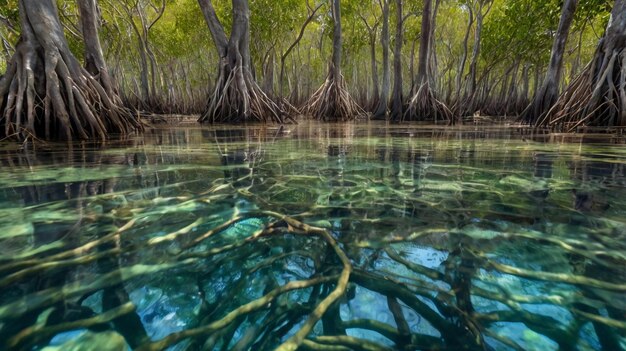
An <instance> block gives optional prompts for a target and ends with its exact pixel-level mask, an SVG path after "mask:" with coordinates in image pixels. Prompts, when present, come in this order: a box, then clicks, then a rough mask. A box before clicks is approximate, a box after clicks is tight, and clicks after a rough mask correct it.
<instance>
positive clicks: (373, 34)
mask: <svg viewBox="0 0 626 351" xmlns="http://www.w3.org/2000/svg"><path fill="white" fill-rule="evenodd" d="M370 64H371V67H372V72H371V77H372V90H371V91H372V99H371V101H372V104H370V105H369V106H373V105H374V104H376V105H378V102H379V101H378V100H379V98H380V91H379V89H378V64H377V63H376V29H375V28H374V30H373V31H372V32H371V33H370Z"/></svg>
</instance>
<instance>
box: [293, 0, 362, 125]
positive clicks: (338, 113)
mask: <svg viewBox="0 0 626 351" xmlns="http://www.w3.org/2000/svg"><path fill="white" fill-rule="evenodd" d="M332 10H333V11H332V14H333V24H334V30H333V54H332V61H331V64H330V68H329V72H328V76H327V78H326V81H325V82H324V84H323V85H322V86H321V87H320V88H319V89H318V90H317V91H316V92H315V93H313V95H312V96H311V97H310V98H309V101H307V103H306V106H305V111H306V113H307V114H309V115H311V116H313V117H314V118H315V119H317V120H321V121H327V122H328V121H330V122H343V121H351V120H354V119H355V118H356V117H358V116H359V115H361V114H363V110H362V109H361V107H359V105H358V104H357V103H356V102H355V101H354V100H353V99H352V97H351V96H350V93H349V92H348V90H347V89H346V87H345V81H344V79H343V76H342V75H341V45H342V44H341V41H342V39H341V6H340V2H339V0H333V1H332Z"/></svg>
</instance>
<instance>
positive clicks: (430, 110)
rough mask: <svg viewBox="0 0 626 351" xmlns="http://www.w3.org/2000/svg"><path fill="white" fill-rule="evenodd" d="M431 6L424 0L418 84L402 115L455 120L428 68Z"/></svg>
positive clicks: (420, 118)
mask: <svg viewBox="0 0 626 351" xmlns="http://www.w3.org/2000/svg"><path fill="white" fill-rule="evenodd" d="M431 8H432V0H425V1H424V10H423V11H422V31H421V37H420V51H419V65H418V69H417V79H416V81H417V85H416V87H414V88H413V89H411V90H414V91H412V97H411V99H410V101H409V103H408V108H407V110H406V112H405V113H404V114H403V115H402V120H409V121H419V120H432V121H435V122H437V121H438V120H440V119H441V120H446V121H448V122H449V123H452V122H453V119H452V112H451V111H450V109H448V107H447V106H446V105H445V104H444V103H443V102H441V101H439V100H438V99H437V97H436V96H435V94H434V93H433V91H432V90H431V88H430V78H429V74H428V73H429V70H428V58H429V57H430V56H429V50H430V49H429V46H430V43H431V42H432V40H431V38H430V37H431V35H432V33H433V29H432V28H431V20H432V16H431Z"/></svg>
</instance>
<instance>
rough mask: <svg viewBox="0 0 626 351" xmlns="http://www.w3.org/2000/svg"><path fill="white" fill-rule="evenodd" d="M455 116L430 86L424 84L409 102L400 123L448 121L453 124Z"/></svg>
mask: <svg viewBox="0 0 626 351" xmlns="http://www.w3.org/2000/svg"><path fill="white" fill-rule="evenodd" d="M453 116H454V114H453V113H452V111H450V109H449V108H448V107H447V106H446V104H444V103H443V102H441V101H439V100H438V99H437V98H436V97H435V94H434V93H433V91H432V90H431V89H430V85H429V84H428V83H424V84H422V85H420V86H419V88H418V89H417V92H416V93H415V94H414V95H413V97H412V98H411V99H410V100H409V103H408V106H407V109H406V112H405V113H404V114H403V115H402V119H401V120H400V121H401V122H404V121H434V122H438V121H447V122H448V123H451V122H452V121H453Z"/></svg>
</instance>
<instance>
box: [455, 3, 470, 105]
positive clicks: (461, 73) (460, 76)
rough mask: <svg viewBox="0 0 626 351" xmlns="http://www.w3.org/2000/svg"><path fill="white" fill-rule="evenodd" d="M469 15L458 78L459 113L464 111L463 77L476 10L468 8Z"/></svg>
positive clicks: (457, 99)
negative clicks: (462, 95) (462, 96)
mask: <svg viewBox="0 0 626 351" xmlns="http://www.w3.org/2000/svg"><path fill="white" fill-rule="evenodd" d="M467 15H468V23H467V30H466V31H465V37H463V56H461V64H460V65H459V73H458V74H457V76H456V104H457V105H458V106H457V107H458V108H457V109H458V111H463V107H462V106H460V105H461V104H463V101H462V100H463V99H462V98H461V88H462V87H461V86H462V83H463V80H462V79H463V75H464V74H465V63H466V62H467V54H468V45H467V43H468V41H469V35H470V31H471V30H472V26H473V25H474V10H473V8H472V6H467Z"/></svg>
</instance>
